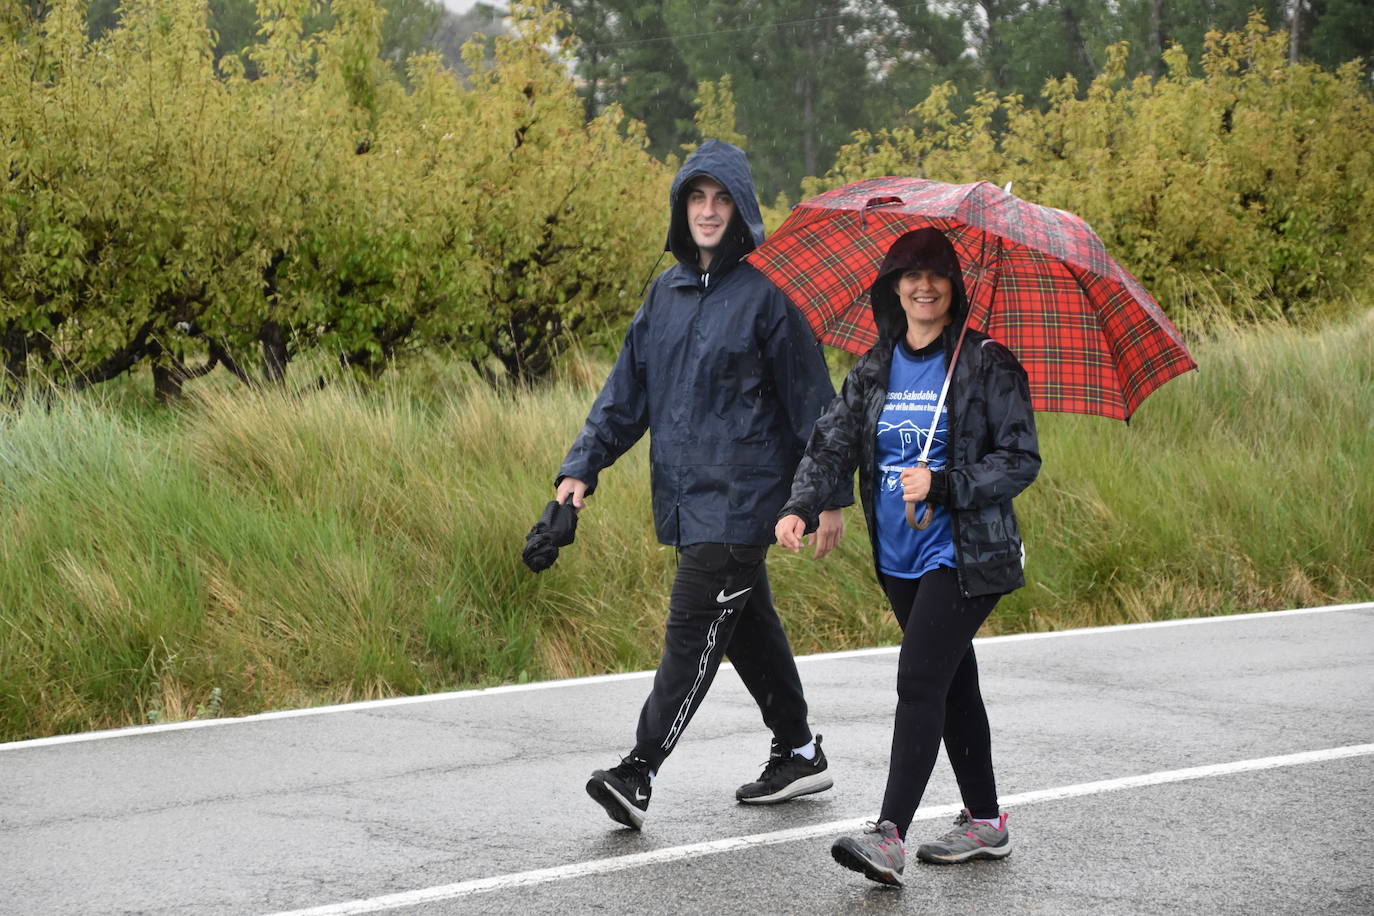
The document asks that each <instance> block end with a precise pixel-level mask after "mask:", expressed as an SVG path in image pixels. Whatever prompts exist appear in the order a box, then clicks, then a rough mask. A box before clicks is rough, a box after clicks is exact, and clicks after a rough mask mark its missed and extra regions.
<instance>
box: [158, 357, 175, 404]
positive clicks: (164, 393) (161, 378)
mask: <svg viewBox="0 0 1374 916" xmlns="http://www.w3.org/2000/svg"><path fill="white" fill-rule="evenodd" d="M181 394H182V391H181V374H180V373H179V372H177V371H176V369H175V368H174V367H173V366H171V365H169V364H167V363H161V362H158V363H154V364H153V397H154V399H156V401H157V402H158V403H159V404H161V405H162V406H163V407H166V406H167V405H169V404H175V403H177V402H178V401H180V400H181Z"/></svg>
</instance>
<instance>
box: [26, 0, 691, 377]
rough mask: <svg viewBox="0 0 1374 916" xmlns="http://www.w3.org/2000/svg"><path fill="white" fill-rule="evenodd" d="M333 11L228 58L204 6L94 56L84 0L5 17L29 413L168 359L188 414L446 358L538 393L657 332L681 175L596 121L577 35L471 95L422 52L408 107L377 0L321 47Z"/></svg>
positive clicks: (515, 52) (137, 12)
mask: <svg viewBox="0 0 1374 916" xmlns="http://www.w3.org/2000/svg"><path fill="white" fill-rule="evenodd" d="M315 6H316V5H315V4H312V3H310V2H308V0H259V4H258V10H259V15H260V18H261V21H262V23H263V27H262V33H261V36H260V40H259V42H258V43H256V44H254V45H252V46H250V47H249V48H248V49H247V50H246V52H245V53H244V55H226V56H224V57H221V58H219V59H216V58H215V57H214V55H213V53H212V48H213V42H214V38H215V36H214V34H213V32H212V31H211V30H210V29H209V28H208V27H207V4H206V0H126V2H125V3H124V4H123V6H122V8H121V11H120V15H119V18H118V23H117V25H115V27H113V28H111V29H109V30H108V31H105V32H104V33H103V34H102V35H100V36H99V37H97V38H95V39H91V38H89V37H88V33H87V31H86V13H87V11H86V7H85V4H83V3H80V2H77V0H66V2H55V3H52V4H51V5H50V7H49V9H48V10H47V11H46V15H45V16H44V17H42V18H41V19H37V20H35V18H34V17H33V16H32V15H31V9H30V8H29V4H27V3H24V2H18V0H0V33H3V34H0V143H2V144H3V146H2V147H0V150H2V151H3V156H4V162H3V164H4V168H3V170H0V182H3V185H0V360H3V366H4V374H5V378H6V379H7V381H8V384H9V387H10V390H11V391H14V390H16V389H18V388H22V387H23V386H24V385H25V383H26V382H27V381H28V380H29V379H31V378H32V377H34V376H36V375H37V376H41V377H42V378H43V380H44V381H45V382H48V381H55V382H57V383H58V384H65V385H71V386H75V387H81V386H86V385H90V384H93V383H98V382H101V381H105V380H107V379H110V378H113V377H115V376H117V375H119V374H121V373H123V372H126V371H128V370H130V369H131V368H133V367H135V366H139V365H151V366H152V368H153V372H154V376H155V379H156V382H157V385H158V388H159V391H160V393H162V394H163V395H164V396H171V395H175V394H176V393H177V392H179V390H180V386H181V385H182V383H184V382H185V381H186V380H187V379H190V378H193V377H195V376H197V375H199V374H202V373H204V372H206V371H209V370H210V369H212V368H214V367H216V366H223V367H225V368H227V369H228V370H229V371H231V372H234V373H235V374H237V375H239V376H240V377H241V378H243V379H244V380H245V381H248V382H252V383H260V382H262V381H280V380H281V379H282V378H283V377H284V374H285V373H286V370H287V367H288V366H289V365H290V364H291V362H292V361H293V360H294V359H296V358H297V357H298V356H299V355H300V354H302V353H303V352H306V351H309V350H316V351H323V352H324V353H326V354H328V355H329V356H330V357H331V358H336V359H338V360H339V361H341V362H342V363H344V364H345V365H347V366H349V367H351V368H353V369H354V370H356V371H357V372H360V373H363V374H376V373H378V372H380V371H382V370H383V369H384V368H385V367H386V366H387V365H389V364H390V362H391V361H392V360H393V359H394V358H395V357H397V356H398V355H400V354H402V353H404V352H406V351H411V350H416V349H421V348H425V347H431V346H445V347H448V348H451V349H453V350H454V351H456V352H458V353H459V354H461V355H462V356H464V357H466V358H467V359H469V360H471V361H472V363H473V364H474V365H475V366H478V367H480V368H481V369H482V370H483V371H486V372H490V373H494V374H497V375H504V376H505V377H507V378H511V379H515V380H520V379H528V378H533V377H537V376H540V375H542V374H543V373H545V372H546V371H547V370H548V368H549V367H550V365H551V364H552V362H553V360H554V359H555V358H556V356H557V354H558V352H559V351H560V348H561V347H562V346H563V345H564V344H565V342H566V341H567V340H568V339H569V336H570V335H572V334H574V333H575V332H578V331H579V330H581V329H598V328H604V327H609V326H612V325H615V324H617V323H618V322H619V321H620V320H622V319H623V318H624V317H625V315H626V314H627V313H628V312H629V311H630V310H631V308H632V305H633V303H634V301H635V299H636V298H637V293H638V287H639V284H640V283H641V282H642V280H643V278H644V275H645V273H646V271H647V270H648V269H649V267H650V265H651V264H652V260H653V258H654V256H655V254H656V252H655V250H654V249H655V246H654V245H652V244H647V243H646V239H649V238H652V237H653V236H654V235H655V234H657V233H659V232H661V231H662V227H661V225H660V224H661V216H662V212H663V205H664V199H665V197H666V189H667V181H668V180H669V177H670V176H669V175H668V173H667V169H666V167H665V166H664V165H663V164H661V163H659V162H658V161H656V160H655V159H653V158H651V157H650V156H649V155H648V153H647V152H646V151H645V145H646V144H645V139H644V136H643V133H642V129H641V128H640V127H639V125H637V124H636V123H634V122H628V121H626V119H625V118H623V117H622V115H621V113H620V112H619V110H617V109H614V108H612V109H610V110H608V111H606V112H605V113H603V114H602V115H600V116H598V117H596V118H594V119H592V120H590V121H587V120H586V119H585V118H584V115H583V108H582V105H581V103H580V101H579V100H578V98H577V96H576V94H575V90H574V86H573V83H572V80H571V79H570V77H569V76H568V72H567V68H566V67H565V66H564V64H563V62H562V61H561V60H560V58H559V56H558V53H557V51H556V50H555V51H553V52H552V53H551V51H550V49H557V47H558V45H559V42H558V39H557V37H556V35H557V31H558V29H559V28H561V27H562V26H563V25H564V24H565V19H564V18H563V16H562V14H561V13H559V12H558V11H556V10H555V9H552V8H550V7H548V6H546V5H545V4H544V3H543V2H542V0H532V2H529V3H525V4H520V5H517V7H516V8H515V9H514V10H513V14H514V28H513V34H512V35H511V36H509V37H502V38H498V39H496V40H495V41H494V42H493V43H491V44H490V45H486V46H484V45H481V44H479V43H472V44H471V45H470V46H469V48H470V50H471V52H472V55H471V56H472V59H471V60H470V61H469V64H470V67H469V70H470V72H469V74H468V75H467V77H466V79H459V78H458V77H457V76H456V75H455V74H454V72H453V71H451V70H449V69H446V68H445V67H444V66H443V65H442V62H441V60H440V59H439V57H438V56H437V55H429V56H419V57H415V58H412V59H411V61H410V64H409V71H408V76H409V88H406V87H405V86H403V85H402V83H401V82H399V81H398V80H397V78H396V77H395V75H394V72H393V70H392V68H391V67H390V65H389V63H388V62H386V61H384V60H383V59H382V58H381V57H380V56H379V53H378V49H379V40H380V35H381V31H382V28H381V26H382V15H381V10H380V8H379V7H378V6H377V5H375V4H374V3H373V2H372V0H335V2H333V3H332V4H331V7H332V9H331V14H332V24H331V26H330V27H329V28H328V29H325V30H316V31H309V30H307V29H306V27H305V24H304V23H305V20H306V17H307V16H308V15H310V13H311V11H312V9H313V8H314V7H315ZM484 47H489V48H490V54H491V56H490V58H489V59H483V57H482V54H483V48H484ZM245 59H247V60H249V61H251V63H252V66H253V68H254V70H255V74H254V76H255V77H256V78H251V79H250V78H248V76H246V75H245V72H244V71H245V65H244V60H245Z"/></svg>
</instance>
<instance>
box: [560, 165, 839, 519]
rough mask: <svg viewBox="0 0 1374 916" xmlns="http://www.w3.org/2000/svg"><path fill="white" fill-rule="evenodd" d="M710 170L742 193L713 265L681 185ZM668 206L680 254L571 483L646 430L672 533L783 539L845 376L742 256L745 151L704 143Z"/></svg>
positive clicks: (673, 246)
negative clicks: (793, 497)
mask: <svg viewBox="0 0 1374 916" xmlns="http://www.w3.org/2000/svg"><path fill="white" fill-rule="evenodd" d="M702 175H705V176H708V177H710V178H712V179H714V180H715V181H717V182H719V183H720V184H721V185H723V186H724V187H725V189H726V190H727V191H728V192H729V193H730V196H731V197H732V198H733V199H734V204H735V213H734V217H733V219H732V221H731V223H730V224H729V226H728V227H727V229H726V236H725V238H724V239H723V240H722V243H721V245H720V246H719V248H718V249H717V250H716V253H715V255H714V257H713V259H712V262H711V264H710V265H709V267H708V270H706V271H704V272H703V271H702V270H701V269H700V267H699V266H698V250H697V247H696V245H695V244H694V243H693V242H692V238H691V233H690V231H689V229H688V226H687V220H686V199H685V195H682V194H680V193H679V192H680V191H681V190H682V188H683V186H684V185H685V184H686V183H687V182H688V181H690V180H691V179H693V178H696V177H698V176H702ZM669 206H670V212H671V218H670V222H669V230H668V243H667V250H669V251H671V252H672V253H673V255H674V256H675V257H676V258H677V261H678V263H677V264H676V265H674V266H673V267H671V268H669V269H668V270H666V271H664V272H663V273H662V274H660V275H659V276H658V278H657V279H656V280H655V281H654V283H653V286H652V287H651V288H650V290H649V294H648V296H647V297H646V298H645V300H644V303H643V305H641V306H640V308H639V311H638V312H637V313H636V314H635V316H634V319H633V320H632V321H631V322H630V327H629V329H628V330H627V331H626V332H625V342H624V344H623V346H622V347H621V350H620V355H619V357H618V358H617V359H616V363H615V367H614V368H613V369H612V370H611V374H610V376H609V377H608V378H607V379H606V383H605V385H604V386H603V387H602V389H601V393H600V394H599V395H598V396H597V398H596V401H595V403H593V405H592V409H591V412H590V414H589V415H588V416H587V422H586V425H585V426H583V428H582V432H581V433H580V434H579V435H578V437H577V440H576V441H575V442H574V443H573V446H572V448H571V449H570V450H569V452H568V456H567V458H565V459H564V461H563V465H562V467H560V468H559V472H558V480H562V479H563V478H564V477H574V478H577V479H579V480H581V481H583V482H584V483H586V484H587V492H588V493H590V492H592V491H593V490H594V489H595V488H596V484H597V477H598V475H599V474H600V472H601V470H602V469H603V468H606V467H609V466H610V465H611V464H612V463H613V462H614V461H615V460H616V459H617V458H619V457H620V456H621V455H622V454H624V453H625V452H626V451H627V450H628V449H629V448H630V447H631V446H632V445H634V444H635V442H637V441H638V440H639V439H640V437H641V436H643V435H644V433H645V432H646V431H647V432H649V433H650V444H649V461H650V465H651V469H652V470H651V475H652V488H653V510H654V525H655V528H656V529H657V532H658V539H659V541H661V542H662V543H664V544H671V545H675V546H686V545H688V544H696V543H701V542H714V543H726V544H751V545H762V544H770V543H772V541H773V527H774V521H775V520H776V518H777V514H778V510H779V509H780V508H782V504H783V502H784V501H785V500H786V499H787V494H788V491H789V488H790V485H791V481H792V474H793V471H794V470H795V469H796V466H797V462H798V461H800V460H801V456H802V453H803V451H804V449H805V446H806V441H807V438H808V437H809V436H810V434H811V427H812V425H813V424H814V422H815V420H816V418H817V417H818V416H819V415H820V414H821V411H822V410H824V409H825V406H826V404H828V403H829V402H830V399H831V398H832V397H833V396H834V387H833V386H832V385H831V383H830V376H829V374H828V373H827V371H826V366H825V359H824V358H823V356H822V355H821V350H820V344H818V343H817V342H816V338H815V335H814V334H812V332H811V329H810V327H809V326H808V325H807V323H806V319H805V318H803V317H802V315H801V313H800V312H799V311H798V310H797V308H796V306H794V305H793V304H792V302H791V300H789V299H788V298H787V296H786V295H785V294H784V293H782V292H781V291H780V290H779V289H778V288H777V287H776V286H774V285H773V283H772V282H771V281H769V280H768V279H767V278H765V277H764V276H763V275H762V274H760V273H759V272H758V271H757V270H755V269H754V268H753V267H752V266H751V265H749V264H747V263H744V262H742V261H741V260H740V259H741V258H742V257H743V256H744V255H745V254H747V253H748V252H750V251H752V250H753V249H754V248H755V247H756V246H757V245H758V244H759V243H760V242H761V241H763V219H762V217H761V215H760V214H759V207H758V201H757V199H756V198H755V194H754V180H753V176H752V174H751V173H750V171H749V162H748V160H747V159H746V158H745V156H744V153H743V152H742V151H741V150H739V149H738V148H736V147H734V146H731V145H730V144H728V143H722V142H720V141H718V140H708V141H707V142H706V143H704V144H702V146H701V147H700V148H698V149H697V151H696V152H694V153H693V154H692V155H691V156H690V157H689V158H688V159H687V161H686V162H685V163H684V164H683V166H682V169H681V170H680V171H679V172H678V175H677V178H676V179H675V180H674V181H673V186H672V190H671V191H670V192H669ZM555 485H556V482H555ZM830 502H831V503H833V505H827V506H825V507H824V508H839V507H840V506H846V505H849V504H851V503H852V502H853V494H852V486H851V487H850V488H849V489H848V490H845V489H844V488H841V490H840V491H839V492H837V493H836V494H835V495H834V497H833V498H832V499H831V500H830Z"/></svg>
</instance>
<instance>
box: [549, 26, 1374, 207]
mask: <svg viewBox="0 0 1374 916" xmlns="http://www.w3.org/2000/svg"><path fill="white" fill-rule="evenodd" d="M562 5H563V6H564V7H565V8H567V9H568V10H569V11H570V12H571V14H572V25H571V30H572V31H573V32H574V33H576V35H577V36H578V37H579V38H580V39H581V41H582V46H581V50H580V51H579V54H578V62H577V72H578V76H579V77H580V78H581V80H582V90H581V91H582V94H583V97H584V99H585V101H586V105H587V110H588V113H589V114H593V113H595V112H598V111H601V110H603V109H604V108H605V107H606V106H607V105H609V104H611V103H619V104H620V105H621V106H623V107H624V108H625V110H626V111H627V112H628V113H629V114H630V115H631V116H632V117H635V118H638V119H640V120H642V121H644V123H645V124H646V126H647V128H648V133H649V138H650V141H651V143H652V149H653V151H654V152H655V153H657V154H659V155H666V154H668V153H673V152H676V151H678V150H679V149H680V147H681V145H682V144H684V143H689V142H692V141H694V140H695V139H696V136H695V129H694V125H693V120H692V116H693V98H694V97H695V94H696V88H697V84H698V83H700V82H703V81H712V82H714V81H716V80H719V79H720V78H721V77H722V76H723V75H725V74H729V75H730V76H731V78H732V80H733V83H734V91H735V99H736V103H737V116H738V124H737V127H738V129H739V131H740V132H741V133H743V134H744V135H745V136H747V137H748V138H749V146H750V154H751V158H752V160H753V163H754V169H755V173H756V177H757V178H758V180H759V184H760V189H761V191H762V192H763V193H764V194H765V196H769V197H771V196H772V195H773V194H776V193H778V192H785V193H788V194H791V195H795V194H796V191H797V188H798V186H799V184H800V182H801V179H802V178H803V177H805V176H808V175H818V174H821V173H822V172H824V171H825V170H826V169H827V168H828V167H829V166H830V164H831V162H832V160H833V156H834V151H835V150H836V149H838V148H839V146H840V145H842V144H843V143H844V142H845V140H846V139H847V138H848V136H849V134H850V132H851V131H853V130H855V129H859V128H867V129H877V128H881V127H887V126H891V125H893V124H897V123H900V122H901V121H902V120H903V118H904V117H906V115H907V112H908V111H909V110H910V109H911V108H912V107H913V106H915V105H916V104H917V103H919V102H920V101H922V100H923V99H924V98H925V97H926V95H927V94H928V93H929V91H930V89H931V88H932V87H934V86H936V85H938V84H941V83H945V82H952V83H954V84H955V86H956V87H958V89H959V98H960V99H961V100H962V101H963V103H964V104H971V103H972V101H973V98H974V95H975V93H976V92H977V91H978V90H980V89H988V90H993V91H996V92H998V93H999V94H1004V95H1005V94H1007V93H1020V94H1022V95H1023V96H1024V97H1025V98H1026V99H1027V101H1028V102H1031V103H1034V102H1036V101H1037V100H1038V99H1039V97H1040V93H1041V89H1042V88H1043V86H1044V84H1045V81H1046V80H1047V79H1049V78H1061V77H1063V76H1065V75H1071V76H1073V77H1074V79H1075V80H1076V82H1077V84H1078V86H1079V87H1080V91H1081V90H1082V89H1083V88H1085V87H1086V86H1087V85H1088V83H1089V82H1091V80H1092V79H1093V78H1094V77H1095V76H1096V75H1097V74H1098V73H1099V72H1100V70H1101V68H1102V67H1103V66H1104V65H1105V63H1106V59H1107V58H1106V49H1107V47H1108V46H1109V45H1112V44H1115V43H1117V42H1122V41H1124V42H1127V43H1128V44H1129V47H1130V53H1129V56H1128V59H1127V71H1126V77H1127V78H1131V77H1134V76H1138V75H1150V76H1158V75H1159V74H1160V72H1161V70H1162V66H1163V65H1162V62H1161V52H1162V51H1163V50H1164V49H1165V48H1167V47H1169V46H1170V45H1171V44H1174V43H1178V44H1181V45H1182V46H1183V47H1184V49H1185V50H1186V51H1188V53H1189V55H1190V56H1191V57H1192V58H1193V59H1194V60H1196V59H1198V58H1199V56H1200V53H1201V51H1202V48H1203V44H1204V40H1205V38H1204V37H1205V35H1206V34H1207V32H1208V31H1210V30H1213V29H1217V30H1221V31H1235V30H1238V29H1241V28H1242V27H1243V26H1244V25H1245V22H1246V19H1247V17H1248V16H1249V14H1250V12H1251V11H1252V10H1256V9H1257V10H1259V12H1260V13H1261V14H1262V15H1263V16H1264V17H1265V20H1266V22H1268V23H1269V24H1270V26H1271V27H1272V28H1273V29H1275V30H1276V31H1278V30H1284V31H1287V32H1290V33H1291V34H1292V35H1293V36H1294V41H1293V47H1294V48H1295V50H1296V54H1295V57H1296V59H1300V60H1309V61H1312V62H1315V63H1319V64H1322V65H1323V66H1327V67H1334V66H1336V65H1338V64H1341V63H1344V62H1346V61H1349V60H1351V59H1353V58H1356V57H1364V58H1365V59H1366V72H1368V65H1369V59H1370V58H1374V0H1115V2H1102V0H938V2H937V0H914V2H913V0H661V2H660V0H564V2H563V3H562ZM1295 13H1296V15H1295Z"/></svg>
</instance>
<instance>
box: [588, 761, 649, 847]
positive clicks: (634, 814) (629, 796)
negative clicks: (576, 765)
mask: <svg viewBox="0 0 1374 916" xmlns="http://www.w3.org/2000/svg"><path fill="white" fill-rule="evenodd" d="M587 794H588V795H590V796H591V797H592V798H593V799H594V800H595V801H596V803H597V804H598V805H600V806H601V807H603V808H605V809H606V813H607V814H609V815H610V816H611V820H613V821H615V822H616V823H617V824H624V825H625V826H626V827H630V828H632V829H634V830H638V829H639V828H640V827H641V826H643V824H644V813H645V811H647V810H648V808H649V796H650V795H651V794H653V790H651V789H650V788H649V764H648V763H647V762H646V761H644V760H640V759H639V758H637V757H626V758H625V759H624V760H621V761H620V763H619V764H618V765H616V766H613V767H611V768H610V769H609V770H597V771H595V772H594V773H592V778H591V779H589V780H587Z"/></svg>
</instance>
